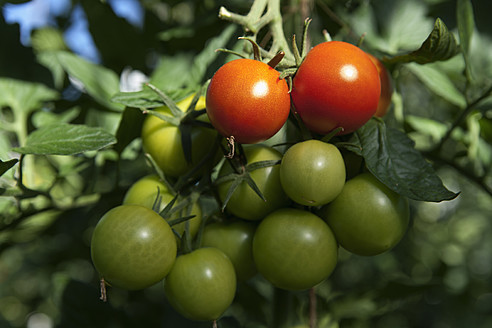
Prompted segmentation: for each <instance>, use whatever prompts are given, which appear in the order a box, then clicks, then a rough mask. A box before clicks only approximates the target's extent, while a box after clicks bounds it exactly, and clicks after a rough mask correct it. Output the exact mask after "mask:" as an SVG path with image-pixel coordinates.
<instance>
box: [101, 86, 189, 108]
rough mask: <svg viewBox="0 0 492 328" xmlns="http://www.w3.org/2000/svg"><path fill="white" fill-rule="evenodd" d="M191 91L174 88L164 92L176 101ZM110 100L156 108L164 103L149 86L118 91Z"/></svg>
mask: <svg viewBox="0 0 492 328" xmlns="http://www.w3.org/2000/svg"><path fill="white" fill-rule="evenodd" d="M193 91H194V90H192V89H176V90H169V91H166V94H167V96H168V97H169V98H171V99H172V100H173V101H175V102H178V101H180V100H182V99H184V98H185V97H186V96H188V95H189V94H191V93H192V92H193ZM111 101H113V102H116V103H119V104H122V105H125V106H128V107H135V108H156V107H161V106H164V105H165V104H164V102H163V101H162V98H161V97H160V96H159V95H158V94H157V93H156V92H155V91H153V90H151V89H149V88H145V89H143V90H141V91H134V92H118V93H116V94H114V95H113V97H111Z"/></svg>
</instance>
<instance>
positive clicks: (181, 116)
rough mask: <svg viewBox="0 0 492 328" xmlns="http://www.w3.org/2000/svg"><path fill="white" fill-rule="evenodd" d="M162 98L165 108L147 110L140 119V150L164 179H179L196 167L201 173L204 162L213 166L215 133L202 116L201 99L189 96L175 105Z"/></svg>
mask: <svg viewBox="0 0 492 328" xmlns="http://www.w3.org/2000/svg"><path fill="white" fill-rule="evenodd" d="M163 97H164V98H165V99H166V103H168V104H169V106H162V107H159V108H156V109H154V110H148V113H149V114H148V116H147V117H146V118H145V120H144V123H143V127H142V144H143V148H144V151H145V152H147V153H148V154H150V156H151V157H152V158H153V160H154V162H155V163H156V165H157V166H158V167H159V168H160V169H161V170H162V172H163V173H164V175H165V176H168V177H174V178H178V177H181V176H183V175H185V174H187V173H189V172H190V171H191V170H194V169H196V168H197V166H200V167H201V168H202V171H203V170H204V169H205V166H206V165H205V164H206V163H211V162H214V163H216V162H217V160H218V157H217V156H215V155H216V153H218V151H217V150H216V149H215V148H216V146H215V144H216V137H217V131H215V129H213V128H212V126H210V122H208V118H207V116H206V115H205V98H204V97H203V96H200V97H198V96H197V95H190V96H188V97H187V98H185V99H183V100H181V101H179V102H178V103H177V104H175V103H174V102H173V101H171V100H170V99H168V98H166V96H165V95H163ZM209 159H210V160H209ZM200 172H201V171H200Z"/></svg>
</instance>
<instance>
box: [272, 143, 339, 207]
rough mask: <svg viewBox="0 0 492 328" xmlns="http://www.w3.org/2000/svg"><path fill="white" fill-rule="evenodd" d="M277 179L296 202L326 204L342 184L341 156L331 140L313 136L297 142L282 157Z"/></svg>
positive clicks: (314, 204)
mask: <svg viewBox="0 0 492 328" xmlns="http://www.w3.org/2000/svg"><path fill="white" fill-rule="evenodd" d="M280 182H281V183H282V187H283V189H284V191H285V193H286V194H287V195H288V196H289V197H290V198H291V199H292V200H293V201H295V202H296V203H298V204H301V205H306V206H321V205H324V204H327V203H329V202H331V201H332V200H333V199H335V197H337V196H338V194H339V193H340V192H341V191H342V188H343V185H344V184H345V164H344V161H343V157H342V155H341V153H340V151H339V150H338V148H337V147H335V146H334V145H332V144H329V143H326V142H322V141H320V140H314V139H312V140H307V141H302V142H298V143H296V144H294V145H293V146H291V147H290V148H289V149H288V150H287V151H286V152H285V154H284V157H283V158H282V163H281V164H280Z"/></svg>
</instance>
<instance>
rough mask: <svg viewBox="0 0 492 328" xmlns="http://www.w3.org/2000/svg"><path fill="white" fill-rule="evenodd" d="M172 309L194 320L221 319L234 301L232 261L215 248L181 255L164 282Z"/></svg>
mask: <svg viewBox="0 0 492 328" xmlns="http://www.w3.org/2000/svg"><path fill="white" fill-rule="evenodd" d="M164 290H165V293H166V297H167V299H168V301H169V303H170V304H171V306H172V307H173V308H174V309H175V310H176V311H178V312H179V313H181V314H182V315H183V316H184V317H186V318H189V319H191V320H199V321H212V320H216V319H218V318H219V317H220V316H221V315H222V314H223V313H224V312H225V310H227V308H228V307H229V306H230V305H231V303H232V301H233V300H234V296H235V293H236V274H235V272H234V266H233V265H232V263H231V261H230V260H229V258H228V257H227V255H225V254H224V253H223V252H222V251H220V250H219V249H217V248H214V247H206V248H199V249H196V250H194V251H192V252H191V253H187V254H183V255H180V256H178V258H177V259H176V262H175V264H174V266H173V268H172V270H171V272H170V273H169V275H168V276H167V277H166V280H165V282H164Z"/></svg>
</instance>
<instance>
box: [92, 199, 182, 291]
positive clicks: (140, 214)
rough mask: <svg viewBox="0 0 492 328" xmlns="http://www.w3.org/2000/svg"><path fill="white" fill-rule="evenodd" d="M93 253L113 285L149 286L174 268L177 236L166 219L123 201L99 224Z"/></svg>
mask: <svg viewBox="0 0 492 328" xmlns="http://www.w3.org/2000/svg"><path fill="white" fill-rule="evenodd" d="M91 256H92V261H93V263H94V266H95V267H96V269H97V271H98V272H99V274H100V275H101V276H102V277H103V278H104V280H105V281H107V282H108V283H109V284H110V285H113V286H117V287H120V288H124V289H128V290H136V289H143V288H146V287H149V286H151V285H153V284H155V283H157V282H159V281H160V280H162V279H164V277H165V276H166V275H167V274H168V273H169V271H170V270H171V268H172V266H173V264H174V262H175V260H176V239H175V237H174V234H173V232H172V231H171V228H170V227H169V225H168V224H167V222H166V221H165V220H164V219H163V218H162V217H160V216H159V214H157V213H156V212H154V211H152V210H151V209H148V208H146V207H143V206H140V205H120V206H118V207H115V208H113V209H111V210H110V211H108V212H107V213H106V214H104V216H103V217H102V218H101V220H100V221H99V222H98V224H97V225H96V227H95V229H94V232H93V234H92V240H91Z"/></svg>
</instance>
